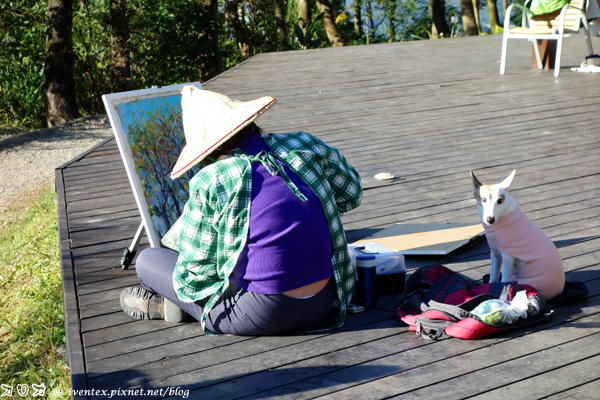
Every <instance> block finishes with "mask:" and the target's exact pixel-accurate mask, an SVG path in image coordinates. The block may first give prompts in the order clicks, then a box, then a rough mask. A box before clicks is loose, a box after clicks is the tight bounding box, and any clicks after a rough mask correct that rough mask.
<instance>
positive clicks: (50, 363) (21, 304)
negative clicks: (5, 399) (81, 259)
mask: <svg viewBox="0 0 600 400" xmlns="http://www.w3.org/2000/svg"><path fill="white" fill-rule="evenodd" d="M23 197H24V198H25V199H29V198H31V199H32V200H31V203H30V204H29V205H24V204H23V202H22V201H20V202H19V205H18V211H16V210H11V214H15V216H14V217H12V218H11V219H10V220H9V221H6V218H3V221H4V222H3V224H2V225H0V277H1V278H0V315H1V316H2V317H1V318H0V377H2V380H1V383H3V384H7V385H11V386H15V387H16V385H18V384H26V385H29V386H31V385H32V384H45V386H46V388H48V392H47V393H48V394H49V396H50V397H49V398H52V396H54V395H55V393H54V392H53V390H51V389H56V388H60V389H62V391H63V393H67V391H68V388H69V386H70V376H69V370H68V367H67V363H66V361H65V360H64V359H63V358H62V356H61V353H60V351H61V348H64V345H65V329H64V319H63V309H62V304H63V303H62V286H61V273H60V263H59V253H58V226H57V216H56V200H55V198H56V196H55V194H54V193H53V190H52V188H44V190H43V191H41V192H40V191H39V190H38V191H35V192H31V193H24V194H23ZM24 203H28V201H27V200H26V201H25V202H24ZM23 207H24V208H25V209H23ZM16 208H17V206H16V205H15V209H16ZM13 212H14V213H13Z"/></svg>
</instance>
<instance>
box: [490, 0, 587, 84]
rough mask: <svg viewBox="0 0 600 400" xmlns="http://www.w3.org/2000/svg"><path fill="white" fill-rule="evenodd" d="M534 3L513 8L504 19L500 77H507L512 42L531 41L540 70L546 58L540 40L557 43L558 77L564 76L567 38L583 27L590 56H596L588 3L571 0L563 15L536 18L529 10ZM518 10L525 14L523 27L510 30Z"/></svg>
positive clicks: (528, 1)
mask: <svg viewBox="0 0 600 400" xmlns="http://www.w3.org/2000/svg"><path fill="white" fill-rule="evenodd" d="M530 2H531V0H527V1H526V2H525V7H524V6H520V5H518V4H511V5H510V6H509V7H508V8H507V9H506V13H505V15H504V33H503V38H502V55H501V59H500V75H504V71H505V69H506V55H507V50H508V39H527V40H529V41H530V42H532V43H533V49H534V52H535V58H536V61H537V65H538V68H539V69H542V68H543V67H544V66H543V63H542V57H541V55H540V48H539V46H538V42H537V41H538V40H544V39H548V40H556V41H557V45H556V59H555V62H554V76H556V77H557V76H558V74H559V73H560V58H561V52H562V45H563V38H564V37H565V36H566V35H569V34H571V33H577V32H579V28H580V27H581V26H583V28H584V30H585V32H584V33H585V37H586V39H587V46H588V51H589V55H590V56H591V55H593V54H594V50H593V49H592V41H591V39H590V31H589V25H588V22H587V19H586V17H585V2H586V0H571V2H570V3H569V4H568V5H566V6H564V7H563V8H562V9H560V10H559V11H556V12H553V13H550V14H544V15H533V13H532V12H531V11H530V10H529V9H528V8H526V6H527V5H528V4H529V3H530ZM515 7H517V8H519V9H521V10H522V11H523V18H522V21H521V26H520V27H513V28H512V29H511V28H510V17H511V12H512V11H513V9H514V8H515Z"/></svg>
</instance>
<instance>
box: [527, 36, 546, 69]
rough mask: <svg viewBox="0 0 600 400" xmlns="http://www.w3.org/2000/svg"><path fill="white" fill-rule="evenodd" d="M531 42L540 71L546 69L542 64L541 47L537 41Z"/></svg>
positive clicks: (532, 40) (531, 40)
mask: <svg viewBox="0 0 600 400" xmlns="http://www.w3.org/2000/svg"><path fill="white" fill-rule="evenodd" d="M530 42H531V43H532V44H533V52H534V53H535V60H536V61H537V65H538V69H544V63H543V62H542V55H541V54H540V46H539V45H538V42H537V39H530Z"/></svg>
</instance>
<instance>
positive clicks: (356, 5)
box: [354, 0, 362, 39]
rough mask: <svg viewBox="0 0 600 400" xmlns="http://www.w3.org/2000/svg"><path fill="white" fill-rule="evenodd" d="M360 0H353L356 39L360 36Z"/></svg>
mask: <svg viewBox="0 0 600 400" xmlns="http://www.w3.org/2000/svg"><path fill="white" fill-rule="evenodd" d="M361 7H362V0H354V36H355V37H356V38H357V39H360V38H361V37H362V17H361Z"/></svg>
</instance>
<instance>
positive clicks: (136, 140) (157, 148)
mask: <svg viewBox="0 0 600 400" xmlns="http://www.w3.org/2000/svg"><path fill="white" fill-rule="evenodd" d="M127 140H128V142H129V143H130V146H131V152H132V156H133V160H134V164H135V169H136V172H137V174H138V176H139V178H140V182H141V185H142V189H143V191H144V197H145V198H146V202H147V203H148V209H149V212H150V215H151V216H152V222H153V224H154V227H155V231H156V233H157V234H158V235H159V237H161V238H162V237H163V236H164V235H165V234H166V233H167V231H168V230H169V228H171V226H172V225H173V224H174V223H175V221H176V220H177V218H179V217H180V216H181V214H182V212H183V208H184V206H185V203H186V201H187V199H188V197H189V188H188V182H189V180H190V179H191V178H192V177H193V176H194V175H195V173H196V172H197V171H198V168H193V169H192V170H190V171H188V172H187V173H186V174H185V175H184V176H182V177H180V178H179V179H175V180H172V179H171V176H170V174H171V170H172V168H173V165H174V164H175V162H176V161H177V157H178V156H179V154H180V153H181V150H182V148H183V145H184V134H183V127H182V120H181V105H180V104H179V103H173V102H169V101H165V99H164V98H162V99H157V100H156V101H153V103H152V106H151V107H150V108H149V109H148V110H147V111H144V112H142V113H140V114H139V115H136V116H134V119H133V123H131V124H129V126H128V127H127Z"/></svg>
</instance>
